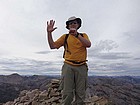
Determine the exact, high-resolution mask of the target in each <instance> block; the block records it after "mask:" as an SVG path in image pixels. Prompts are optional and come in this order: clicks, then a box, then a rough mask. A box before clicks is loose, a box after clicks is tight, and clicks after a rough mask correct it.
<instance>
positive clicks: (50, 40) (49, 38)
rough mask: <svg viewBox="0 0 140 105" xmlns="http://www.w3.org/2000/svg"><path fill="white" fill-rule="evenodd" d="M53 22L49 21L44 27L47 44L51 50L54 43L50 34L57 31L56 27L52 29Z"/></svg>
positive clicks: (53, 47)
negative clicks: (45, 27) (45, 28)
mask: <svg viewBox="0 0 140 105" xmlns="http://www.w3.org/2000/svg"><path fill="white" fill-rule="evenodd" d="M54 24H55V21H54V20H50V21H47V23H46V25H47V37H48V43H49V46H50V48H51V49H55V48H56V46H55V45H54V41H53V38H52V32H53V31H54V30H55V29H57V27H54Z"/></svg>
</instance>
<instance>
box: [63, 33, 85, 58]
mask: <svg viewBox="0 0 140 105" xmlns="http://www.w3.org/2000/svg"><path fill="white" fill-rule="evenodd" d="M77 34H80V35H81V36H82V37H84V35H83V34H82V33H77ZM68 36H69V34H66V36H65V40H64V53H63V58H64V56H65V51H67V52H69V51H68V43H67V39H68Z"/></svg>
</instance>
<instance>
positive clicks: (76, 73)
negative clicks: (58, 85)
mask: <svg viewBox="0 0 140 105" xmlns="http://www.w3.org/2000/svg"><path fill="white" fill-rule="evenodd" d="M87 72H88V67H87V65H86V64H85V65H81V66H72V65H69V64H67V63H64V65H63V67H62V90H63V91H62V104H61V105H72V103H74V104H73V105H84V100H85V95H86V88H87V76H88V73H87Z"/></svg>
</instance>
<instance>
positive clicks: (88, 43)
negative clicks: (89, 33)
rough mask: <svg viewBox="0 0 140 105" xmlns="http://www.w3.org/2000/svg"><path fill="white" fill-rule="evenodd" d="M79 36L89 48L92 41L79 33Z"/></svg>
mask: <svg viewBox="0 0 140 105" xmlns="http://www.w3.org/2000/svg"><path fill="white" fill-rule="evenodd" d="M77 38H78V39H79V40H80V41H81V43H82V44H83V46H84V47H88V48H89V47H90V46H91V42H90V41H89V40H88V39H86V38H84V37H83V36H81V35H78V37H77Z"/></svg>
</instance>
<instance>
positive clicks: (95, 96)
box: [0, 74, 140, 105]
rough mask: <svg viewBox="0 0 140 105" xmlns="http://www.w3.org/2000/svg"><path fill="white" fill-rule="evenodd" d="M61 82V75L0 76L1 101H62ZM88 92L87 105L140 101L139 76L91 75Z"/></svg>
mask: <svg viewBox="0 0 140 105" xmlns="http://www.w3.org/2000/svg"><path fill="white" fill-rule="evenodd" d="M9 77H10V79H11V80H9V81H8V78H9ZM13 77H16V79H18V78H20V79H18V80H16V81H14V82H12V78H13ZM13 79H14V78H13ZM25 81H26V82H25ZM59 85H60V77H48V76H37V75H35V76H20V75H18V74H14V75H10V76H0V99H6V100H4V101H3V100H1V105H61V104H60V103H61V98H62V91H60V90H59ZM1 93H2V94H1ZM86 93H87V94H86V100H85V102H86V105H140V97H139V96H140V77H130V76H123V77H106V76H104V77H103V76H91V77H89V78H88V88H87V91H86ZM8 96H10V97H8Z"/></svg>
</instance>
